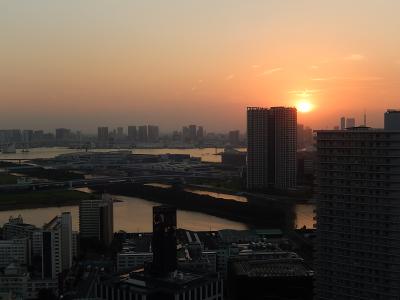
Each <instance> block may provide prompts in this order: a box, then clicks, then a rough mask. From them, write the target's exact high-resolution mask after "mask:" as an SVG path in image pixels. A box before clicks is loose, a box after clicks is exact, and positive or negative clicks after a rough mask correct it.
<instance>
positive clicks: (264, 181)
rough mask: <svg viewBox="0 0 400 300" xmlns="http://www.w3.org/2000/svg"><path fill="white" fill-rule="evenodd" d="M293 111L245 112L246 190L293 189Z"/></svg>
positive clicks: (295, 126) (258, 108)
mask: <svg viewBox="0 0 400 300" xmlns="http://www.w3.org/2000/svg"><path fill="white" fill-rule="evenodd" d="M296 129H297V111H296V109H295V108H286V107H272V108H262V107H248V108H247V143H248V145H247V188H248V189H251V190H257V189H268V188H272V189H280V190H287V189H291V188H295V187H296V148H297V142H296V139H297V133H296Z"/></svg>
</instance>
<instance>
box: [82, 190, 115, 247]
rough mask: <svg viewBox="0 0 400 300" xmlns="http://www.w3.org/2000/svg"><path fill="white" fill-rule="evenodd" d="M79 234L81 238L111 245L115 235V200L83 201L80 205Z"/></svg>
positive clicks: (105, 197) (108, 198)
mask: <svg viewBox="0 0 400 300" xmlns="http://www.w3.org/2000/svg"><path fill="white" fill-rule="evenodd" d="M79 233H80V237H81V238H89V239H90V238H94V239H96V240H99V241H102V242H104V243H105V244H106V245H109V244H110V243H111V241H112V238H113V233H114V217H113V199H112V198H111V197H110V196H109V195H107V194H103V196H102V199H88V200H82V201H81V202H80V204H79Z"/></svg>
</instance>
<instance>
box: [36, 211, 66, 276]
mask: <svg viewBox="0 0 400 300" xmlns="http://www.w3.org/2000/svg"><path fill="white" fill-rule="evenodd" d="M32 243H33V253H34V255H35V254H38V252H39V253H40V256H41V257H42V278H43V279H45V278H51V279H57V277H58V274H60V273H61V272H62V271H63V270H68V269H70V268H71V266H72V259H73V252H72V249H73V241H72V218H71V213H69V212H64V213H62V214H61V216H56V217H54V218H53V219H52V220H51V221H50V222H49V223H47V224H45V225H44V226H43V229H41V230H37V231H36V232H35V234H34V236H33V242H32Z"/></svg>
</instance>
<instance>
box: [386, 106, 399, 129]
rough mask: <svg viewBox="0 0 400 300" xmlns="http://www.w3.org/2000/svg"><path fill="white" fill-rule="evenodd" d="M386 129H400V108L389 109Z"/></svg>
mask: <svg viewBox="0 0 400 300" xmlns="http://www.w3.org/2000/svg"><path fill="white" fill-rule="evenodd" d="M385 130H400V110H397V109H388V110H387V111H386V112H385Z"/></svg>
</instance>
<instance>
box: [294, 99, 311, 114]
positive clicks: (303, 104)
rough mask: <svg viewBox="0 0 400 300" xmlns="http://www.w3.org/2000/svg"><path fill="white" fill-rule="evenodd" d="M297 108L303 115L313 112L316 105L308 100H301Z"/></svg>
mask: <svg viewBox="0 0 400 300" xmlns="http://www.w3.org/2000/svg"><path fill="white" fill-rule="evenodd" d="M296 108H297V110H298V111H299V112H301V113H308V112H310V111H312V110H313V108H314V105H313V104H312V103H311V102H309V101H307V100H300V101H299V102H297V104H296Z"/></svg>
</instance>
